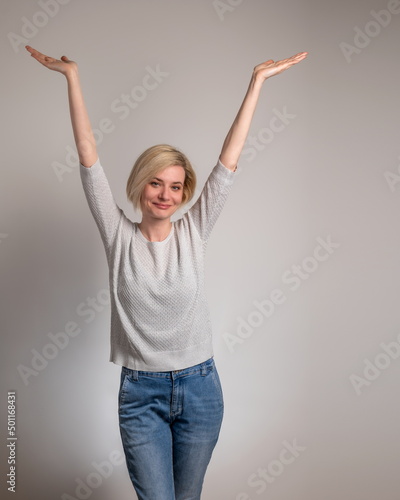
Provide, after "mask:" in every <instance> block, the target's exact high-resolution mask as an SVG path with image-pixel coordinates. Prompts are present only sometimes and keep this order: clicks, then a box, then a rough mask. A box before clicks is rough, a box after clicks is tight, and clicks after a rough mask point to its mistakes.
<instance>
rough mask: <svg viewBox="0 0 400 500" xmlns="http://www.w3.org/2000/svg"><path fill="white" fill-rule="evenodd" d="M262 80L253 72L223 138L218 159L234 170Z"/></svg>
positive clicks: (248, 128)
mask: <svg viewBox="0 0 400 500" xmlns="http://www.w3.org/2000/svg"><path fill="white" fill-rule="evenodd" d="M261 87H262V82H261V81H260V80H257V79H256V78H255V75H254V74H253V76H252V78H251V80H250V83H249V87H248V89H247V92H246V95H245V97H244V99H243V102H242V105H241V106H240V109H239V111H238V113H237V115H236V118H235V120H234V122H233V124H232V126H231V128H230V130H229V132H228V134H227V136H226V138H225V141H224V144H223V146H222V150H221V154H220V157H219V158H220V161H221V163H222V164H223V165H224V166H225V167H226V168H229V170H235V169H236V166H237V163H238V161H239V157H240V154H241V152H242V149H243V146H244V144H245V142H246V139H247V135H248V133H249V130H250V125H251V121H252V119H253V115H254V112H255V109H256V107H257V102H258V98H259V96H260V91H261Z"/></svg>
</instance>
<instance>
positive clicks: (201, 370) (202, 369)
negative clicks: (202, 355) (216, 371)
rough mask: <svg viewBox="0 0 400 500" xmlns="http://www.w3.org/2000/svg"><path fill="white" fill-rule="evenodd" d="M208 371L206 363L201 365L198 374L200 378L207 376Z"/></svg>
mask: <svg viewBox="0 0 400 500" xmlns="http://www.w3.org/2000/svg"><path fill="white" fill-rule="evenodd" d="M207 371H208V366H207V361H205V362H204V363H202V364H201V369H200V374H201V376H202V377H205V376H206V375H207Z"/></svg>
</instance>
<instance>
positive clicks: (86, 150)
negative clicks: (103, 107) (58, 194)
mask: <svg viewBox="0 0 400 500" xmlns="http://www.w3.org/2000/svg"><path fill="white" fill-rule="evenodd" d="M66 78H67V85H68V101H69V110H70V115H71V123H72V130H73V132H74V138H75V144H76V148H77V151H78V156H79V161H80V162H81V163H82V165H84V166H85V167H91V166H92V165H93V164H94V163H95V162H96V160H97V149H96V141H95V138H94V135H93V130H92V127H91V124H90V120H89V116H88V113H87V109H86V105H85V102H84V99H83V94H82V88H81V85H80V81H79V73H78V71H77V70H75V69H74V70H73V71H70V72H69V73H68V74H67V75H66Z"/></svg>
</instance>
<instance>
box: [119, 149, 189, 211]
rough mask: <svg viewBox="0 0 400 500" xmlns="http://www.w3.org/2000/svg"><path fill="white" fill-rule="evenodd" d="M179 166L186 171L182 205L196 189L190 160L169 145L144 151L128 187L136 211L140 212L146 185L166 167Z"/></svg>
mask: <svg viewBox="0 0 400 500" xmlns="http://www.w3.org/2000/svg"><path fill="white" fill-rule="evenodd" d="M172 165H179V166H181V167H183V169H184V170H185V181H184V184H183V193H182V205H184V204H185V203H187V202H189V201H190V200H191V199H192V197H193V195H194V191H195V189H196V174H195V171H194V170H193V167H192V165H191V163H190V161H189V160H188V158H187V157H186V156H185V155H184V154H183V153H182V152H181V151H179V150H178V149H176V148H174V147H173V146H170V145H168V144H157V145H156V146H152V147H150V148H148V149H146V151H144V152H143V153H142V154H141V155H140V156H139V158H138V159H137V160H136V161H135V164H134V165H133V168H132V170H131V173H130V174H129V177H128V182H127V185H126V195H127V197H128V200H129V201H131V202H132V204H133V207H134V208H135V209H136V210H140V200H141V197H142V193H143V189H144V187H145V186H146V184H147V183H148V182H149V181H150V180H151V179H153V177H155V176H156V175H157V173H158V172H160V171H161V170H163V169H164V168H166V167H170V166H172Z"/></svg>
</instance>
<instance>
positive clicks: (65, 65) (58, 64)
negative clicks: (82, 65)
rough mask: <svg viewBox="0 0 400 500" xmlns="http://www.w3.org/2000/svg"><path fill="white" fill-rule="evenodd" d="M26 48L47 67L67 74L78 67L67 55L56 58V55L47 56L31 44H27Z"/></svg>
mask: <svg viewBox="0 0 400 500" xmlns="http://www.w3.org/2000/svg"><path fill="white" fill-rule="evenodd" d="M25 48H26V50H27V51H28V52H30V54H31V56H32V57H33V58H35V59H36V61H39V62H40V64H43V66H46V68H48V69H51V70H53V71H58V72H59V73H62V74H63V75H67V74H68V73H69V72H71V71H73V70H76V68H77V64H76V62H74V61H71V60H70V59H68V57H67V56H62V57H61V59H54V57H49V56H46V55H45V54H42V53H41V52H39V51H38V50H36V49H34V48H33V47H31V46H30V45H26V47H25Z"/></svg>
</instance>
